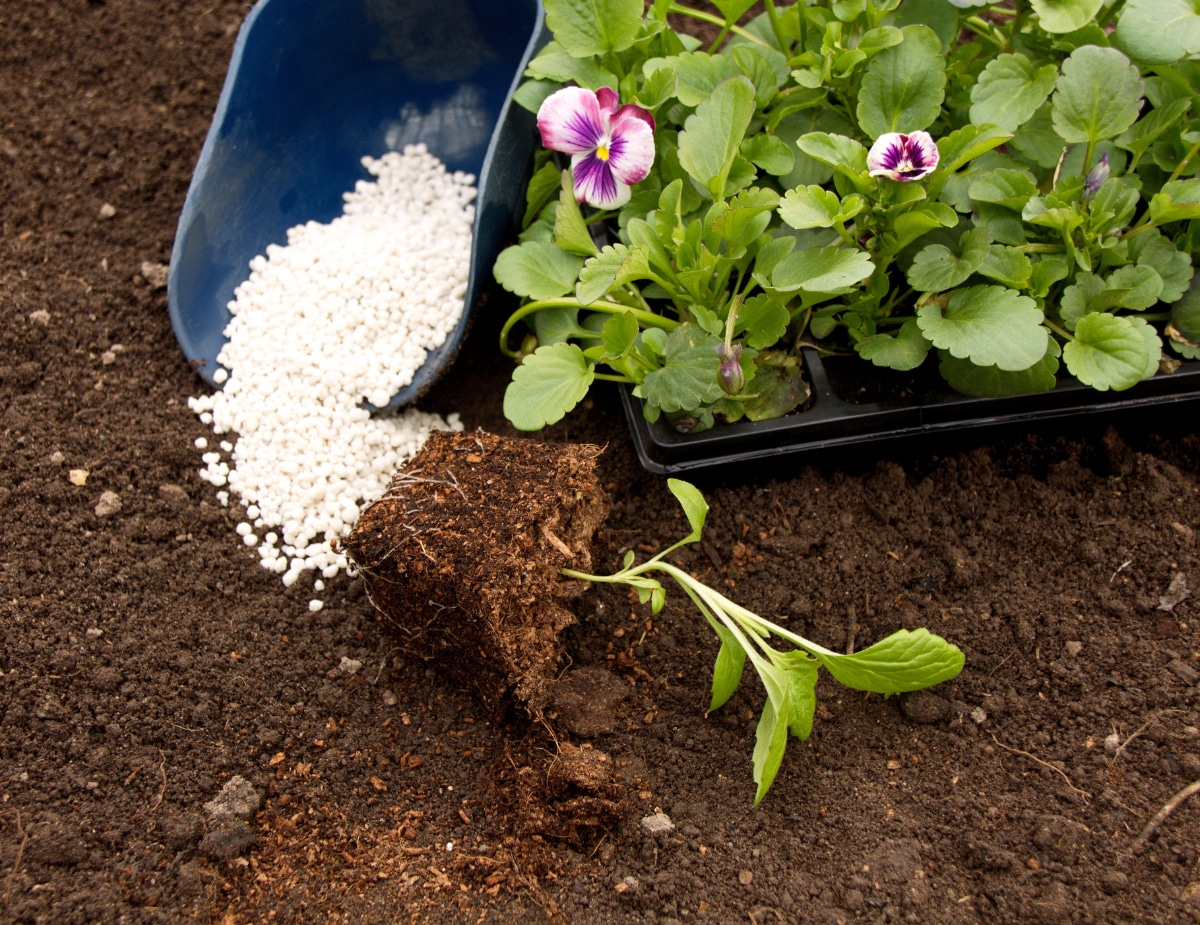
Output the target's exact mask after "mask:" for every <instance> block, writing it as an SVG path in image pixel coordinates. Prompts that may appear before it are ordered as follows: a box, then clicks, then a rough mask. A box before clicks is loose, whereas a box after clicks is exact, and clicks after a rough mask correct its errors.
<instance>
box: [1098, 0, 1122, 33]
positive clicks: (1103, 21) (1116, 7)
mask: <svg viewBox="0 0 1200 925" xmlns="http://www.w3.org/2000/svg"><path fill="white" fill-rule="evenodd" d="M1124 5H1125V0H1116V3H1114V4H1113V5H1112V6H1110V7H1109V8H1108V9H1107V10H1105V11H1104V15H1102V16H1101V17H1100V19H1099V20H1098V21H1097V23H1096V25H1097V26H1099V27H1100V28H1101V29H1103V28H1104V27H1105V26H1107V25H1108V24H1109V23H1110V22H1112V21H1113V17H1114V16H1116V15H1117V13H1119V12H1120V11H1121V7H1123V6H1124Z"/></svg>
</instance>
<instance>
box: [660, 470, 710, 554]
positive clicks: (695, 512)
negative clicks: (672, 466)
mask: <svg viewBox="0 0 1200 925" xmlns="http://www.w3.org/2000/svg"><path fill="white" fill-rule="evenodd" d="M667 488H668V489H670V491H671V494H673V495H674V496H675V500H676V501H678V502H679V506H680V507H681V508H683V514H684V516H685V517H687V521H688V526H689V527H691V528H692V532H691V533H690V534H689V535H688V540H698V539H700V534H701V533H703V532H704V521H705V519H706V518H707V517H708V502H707V501H705V500H704V495H703V494H701V493H700V489H699V488H697V487H696V486H695V485H693V484H692V483H691V482H685V481H684V480H683V479H667ZM685 542H686V540H685Z"/></svg>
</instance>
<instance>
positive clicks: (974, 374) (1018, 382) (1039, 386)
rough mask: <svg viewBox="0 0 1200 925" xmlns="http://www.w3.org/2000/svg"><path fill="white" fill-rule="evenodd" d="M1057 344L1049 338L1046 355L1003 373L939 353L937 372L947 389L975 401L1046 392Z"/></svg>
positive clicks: (1053, 379) (1055, 364)
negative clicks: (1026, 365) (1012, 370)
mask: <svg viewBox="0 0 1200 925" xmlns="http://www.w3.org/2000/svg"><path fill="white" fill-rule="evenodd" d="M1060 353H1061V350H1060V349H1059V346H1058V342H1057V341H1055V340H1054V339H1053V338H1050V342H1049V346H1048V348H1047V350H1046V355H1045V356H1044V357H1042V358H1041V359H1040V360H1039V361H1038V362H1036V363H1034V364H1033V365H1032V366H1030V367H1029V368H1028V369H1019V370H1016V371H1015V372H1006V371H1005V370H1003V369H1000V368H998V367H996V366H976V365H975V364H974V363H972V362H971V361H970V360H960V359H957V358H956V357H952V356H951V355H950V354H949V353H945V352H943V353H942V354H941V356H940V359H939V362H938V371H939V372H941V374H942V378H943V379H945V380H946V381H947V382H948V383H950V387H951V388H952V389H954V390H955V391H958V392H962V393H963V394H964V395H974V396H977V397H979V398H1003V397H1005V396H1007V395H1032V394H1034V393H1036V392H1049V391H1050V390H1051V389H1053V388H1054V386H1055V385H1056V384H1057V382H1058V380H1057V378H1056V377H1055V374H1056V373H1057V372H1058V357H1059V354H1060Z"/></svg>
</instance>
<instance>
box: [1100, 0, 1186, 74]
mask: <svg viewBox="0 0 1200 925" xmlns="http://www.w3.org/2000/svg"><path fill="white" fill-rule="evenodd" d="M1117 44H1118V45H1120V46H1121V47H1122V48H1123V49H1125V51H1127V52H1128V53H1129V56H1130V57H1131V58H1133V59H1134V60H1135V61H1140V62H1141V63H1142V64H1169V63H1171V62H1173V61H1178V60H1179V59H1181V58H1186V57H1187V56H1189V55H1194V54H1196V53H1198V52H1200V9H1197V7H1196V4H1195V2H1194V0H1129V2H1128V3H1127V4H1126V5H1125V9H1124V11H1123V12H1122V14H1121V19H1120V21H1119V22H1118V23H1117Z"/></svg>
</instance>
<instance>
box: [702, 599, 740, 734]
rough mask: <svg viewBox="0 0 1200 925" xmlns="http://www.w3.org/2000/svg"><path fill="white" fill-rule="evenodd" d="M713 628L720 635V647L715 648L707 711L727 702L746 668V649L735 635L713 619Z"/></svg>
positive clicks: (717, 708)
mask: <svg viewBox="0 0 1200 925" xmlns="http://www.w3.org/2000/svg"><path fill="white" fill-rule="evenodd" d="M712 626H713V629H714V630H716V631H717V635H718V636H720V637H721V648H720V649H718V650H717V660H716V663H715V664H714V665H713V680H712V701H711V702H710V703H709V705H708V712H709V713H711V712H713V710H719V709H720V708H721V707H723V706H725V704H726V703H728V701H729V698H730V697H732V696H733V692H734V691H736V690H737V689H738V685H739V684H741V683H742V672H743V671H744V670H745V668H746V650H745V649H743V648H742V645H741V643H739V642H738V641H737V637H735V636H734V635H733V633H731V632H730V631H729V630H728V629H726V628H725V627H724V626H722V625H721V624H720V623H718V622H716V621H715V620H714V621H713V623H712Z"/></svg>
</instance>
